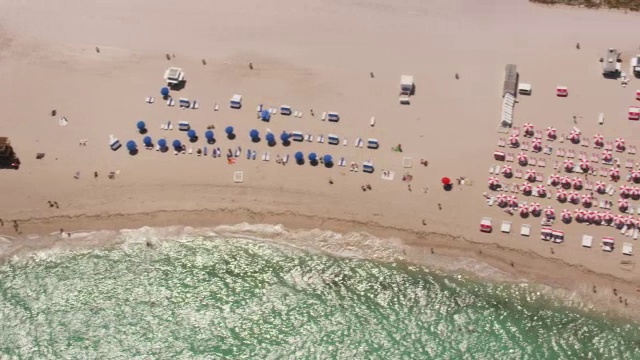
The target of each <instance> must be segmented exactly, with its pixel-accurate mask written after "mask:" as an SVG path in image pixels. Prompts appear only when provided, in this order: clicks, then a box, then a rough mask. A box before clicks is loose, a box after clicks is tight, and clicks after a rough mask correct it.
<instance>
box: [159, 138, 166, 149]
mask: <svg viewBox="0 0 640 360" xmlns="http://www.w3.org/2000/svg"><path fill="white" fill-rule="evenodd" d="M158 146H160V148H161V149H164V148H166V147H167V140H165V139H160V140H158Z"/></svg>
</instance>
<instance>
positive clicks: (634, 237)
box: [632, 228, 640, 240]
mask: <svg viewBox="0 0 640 360" xmlns="http://www.w3.org/2000/svg"><path fill="white" fill-rule="evenodd" d="M639 234H640V229H638V228H635V229H633V236H632V238H633V240H638V235H639Z"/></svg>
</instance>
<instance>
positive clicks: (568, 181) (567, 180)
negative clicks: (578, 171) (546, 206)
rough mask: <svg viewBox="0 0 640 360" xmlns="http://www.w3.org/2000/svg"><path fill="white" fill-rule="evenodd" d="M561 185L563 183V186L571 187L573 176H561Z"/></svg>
mask: <svg viewBox="0 0 640 360" xmlns="http://www.w3.org/2000/svg"><path fill="white" fill-rule="evenodd" d="M560 185H562V187H565V188H570V187H571V178H570V177H568V176H563V177H561V178H560Z"/></svg>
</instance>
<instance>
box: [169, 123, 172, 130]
mask: <svg viewBox="0 0 640 360" xmlns="http://www.w3.org/2000/svg"><path fill="white" fill-rule="evenodd" d="M169 130H173V124H172V123H171V121H169Z"/></svg>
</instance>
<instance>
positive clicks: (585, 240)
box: [582, 235, 593, 248]
mask: <svg viewBox="0 0 640 360" xmlns="http://www.w3.org/2000/svg"><path fill="white" fill-rule="evenodd" d="M592 244H593V236H591V235H582V247H586V248H590V247H591V245H592Z"/></svg>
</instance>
